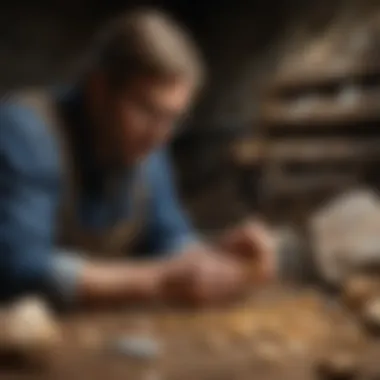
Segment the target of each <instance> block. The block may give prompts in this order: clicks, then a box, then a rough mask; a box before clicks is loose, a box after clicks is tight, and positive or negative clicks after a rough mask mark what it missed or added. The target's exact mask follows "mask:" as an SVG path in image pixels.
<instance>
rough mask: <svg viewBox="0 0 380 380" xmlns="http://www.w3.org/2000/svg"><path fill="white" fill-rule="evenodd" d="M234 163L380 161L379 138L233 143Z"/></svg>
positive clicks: (246, 141) (245, 141)
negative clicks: (264, 161)
mask: <svg viewBox="0 0 380 380" xmlns="http://www.w3.org/2000/svg"><path fill="white" fill-rule="evenodd" d="M232 152H233V156H232V157H233V160H234V162H235V163H237V164H239V165H252V164H255V163H260V162H262V160H263V159H265V158H267V159H269V160H270V161H271V162H279V163H283V162H295V163H309V164H311V163H331V164H334V163H339V162H368V161H373V160H376V161H377V160H380V136H379V137H378V138H366V139H364V138H363V139H349V138H334V139H321V138H318V139H281V140H278V141H270V142H267V143H266V144H265V143H264V142H263V141H260V142H259V141H257V140H256V139H255V140H253V139H252V140H244V141H241V142H238V143H236V144H234V146H233V149H232Z"/></svg>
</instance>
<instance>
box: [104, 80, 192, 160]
mask: <svg viewBox="0 0 380 380" xmlns="http://www.w3.org/2000/svg"><path fill="white" fill-rule="evenodd" d="M192 90H193V89H192V86H191V84H190V83H189V82H187V81H185V80H179V79H178V80H171V81H170V80H168V81H163V80H161V81H160V80H153V79H140V80H135V81H134V82H133V83H132V84H131V85H130V86H129V87H128V88H126V90H125V91H124V92H122V93H118V94H117V95H110V96H108V101H107V103H108V106H107V107H105V108H106V113H107V114H108V116H107V117H106V119H108V121H109V125H108V126H105V128H109V130H112V131H113V132H114V133H112V135H113V136H112V140H113V143H112V145H114V147H115V149H116V150H117V152H118V157H119V159H121V160H122V161H123V162H124V163H131V162H134V161H136V160H138V159H139V158H141V157H143V156H144V155H146V154H147V153H149V152H150V151H151V150H153V149H154V148H155V147H157V146H159V145H161V144H163V143H164V142H166V141H167V140H168V139H169V138H170V136H171V134H172V132H173V130H174V128H175V126H176V123H178V122H179V119H180V118H181V117H182V116H183V115H184V113H185V112H186V110H187V109H188V107H189V104H190V101H191V95H192Z"/></svg>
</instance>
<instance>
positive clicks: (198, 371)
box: [0, 290, 380, 380]
mask: <svg viewBox="0 0 380 380" xmlns="http://www.w3.org/2000/svg"><path fill="white" fill-rule="evenodd" d="M62 326H63V331H64V337H63V341H62V344H61V345H60V346H59V348H58V349H57V352H54V353H52V358H51V359H50V360H49V361H48V366H47V368H45V369H42V370H38V369H37V370H36V371H35V372H32V371H30V370H28V371H27V372H24V373H21V372H20V369H17V370H16V369H13V370H12V369H2V370H0V379H21V378H22V379H49V380H50V379H55V380H59V379H70V380H75V379H78V380H82V379H92V380H96V379H102V380H104V379H108V380H118V379H123V380H125V379H133V380H138V379H142V380H176V379H181V380H187V379H189V380H202V379H205V380H206V379H207V380H211V379H215V380H224V379H225V380H227V379H231V380H232V379H236V380H245V379H247V380H248V379H249V380H251V379H268V380H270V379H292V380H297V379H300V380H308V379H314V378H315V364H316V363H317V362H318V361H320V360H321V358H323V357H326V355H327V356H330V355H333V354H334V353H335V352H338V351H339V350H340V351H342V350H344V351H345V352H347V353H349V354H350V355H353V357H355V358H356V359H358V360H359V367H360V368H362V370H363V368H364V367H365V369H367V368H370V367H369V364H368V363H366V362H365V361H366V360H367V362H368V360H369V358H370V357H371V352H372V356H374V357H376V352H380V349H379V348H377V347H376V344H373V343H371V344H370V343H369V340H368V339H367V337H366V336H365V335H364V334H363V333H362V331H361V329H360V328H359V327H358V325H357V324H356V323H355V321H354V320H353V319H352V318H351V317H350V316H349V315H348V314H345V312H344V311H342V310H341V309H340V307H338V306H337V305H336V304H335V303H331V302H330V301H329V302H327V300H325V299H324V298H322V297H321V296H319V295H318V294H317V293H314V292H309V291H304V292H301V293H294V291H291V292H290V291H278V290H276V291H270V292H269V293H266V294H261V295H257V296H256V297H254V298H252V299H251V300H249V301H248V302H245V303H243V304H239V305H236V306H233V307H228V308H225V309H223V308H222V309H219V310H203V311H190V310H187V311H186V310H181V311H180V310H166V311H164V310H150V311H146V310H145V311H141V310H134V311H131V310H130V311H118V312H112V313H111V312H108V313H106V312H98V313H91V314H76V315H70V316H66V317H64V318H62ZM131 333H132V334H133V335H136V334H138V335H143V336H148V337H151V338H152V339H154V340H155V341H156V342H158V343H159V345H160V347H161V351H162V352H161V354H160V355H159V356H158V357H156V358H151V359H149V360H148V359H145V360H137V359H132V358H127V357H123V356H121V355H115V354H114V353H113V352H110V351H109V350H108V349H107V343H108V342H110V341H112V339H113V338H117V337H120V336H123V335H128V334H131ZM377 361H378V360H372V362H371V363H370V364H371V365H372V367H371V371H374V370H377V368H376V362H377ZM373 363H375V367H373ZM377 366H378V369H379V372H380V364H379V365H377ZM363 376H364V375H363ZM362 378H365V377H362Z"/></svg>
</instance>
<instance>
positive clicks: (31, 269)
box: [0, 103, 83, 302]
mask: <svg viewBox="0 0 380 380" xmlns="http://www.w3.org/2000/svg"><path fill="white" fill-rule="evenodd" d="M55 145H56V143H55V141H54V140H53V138H52V136H51V135H50V134H49V133H48V131H47V130H46V127H45V126H44V124H43V123H42V121H41V120H40V119H39V118H38V117H37V116H36V115H35V114H34V113H33V112H32V111H31V110H29V109H27V108H24V107H21V106H19V105H16V104H8V103H4V104H1V105H0V293H1V298H3V299H9V298H13V297H16V296H21V295H25V294H30V293H44V294H45V295H47V296H51V295H53V294H54V295H55V296H56V297H61V298H62V301H65V302H67V301H70V300H71V299H72V298H73V297H74V294H75V289H76V282H77V280H78V276H79V275H80V270H81V266H82V265H83V263H82V260H81V258H80V257H79V256H77V254H76V253H75V252H74V253H72V252H71V253H67V252H65V251H61V250H58V249H57V248H56V247H55V246H54V240H55V229H56V211H57V205H58V202H59V196H60V175H59V165H60V163H59V157H58V153H57V152H58V149H57V146H55Z"/></svg>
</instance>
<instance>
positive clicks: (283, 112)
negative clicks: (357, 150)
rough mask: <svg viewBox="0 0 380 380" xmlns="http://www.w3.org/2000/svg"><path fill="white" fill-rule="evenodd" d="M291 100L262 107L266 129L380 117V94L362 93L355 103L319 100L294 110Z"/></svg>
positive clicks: (337, 123) (329, 124)
mask: <svg viewBox="0 0 380 380" xmlns="http://www.w3.org/2000/svg"><path fill="white" fill-rule="evenodd" d="M295 107H296V106H295V105H292V104H291V103H287V104H284V103H272V104H269V105H267V106H263V108H262V117H261V122H262V123H264V125H265V127H266V128H274V127H276V128H286V127H288V126H292V127H297V128H303V129H307V128H309V127H310V126H318V127H319V128H323V127H331V126H332V125H333V126H341V127H342V128H345V127H346V126H347V124H351V125H352V124H355V123H360V122H366V121H372V120H376V119H379V120H380V97H379V98H376V97H374V96H369V95H367V96H362V97H361V98H360V100H358V101H357V102H356V103H354V104H352V105H350V104H339V103H338V101H336V102H333V101H331V99H328V100H324V99H321V100H318V101H316V102H315V103H314V104H313V105H312V106H309V107H305V109H303V110H302V109H301V110H300V109H298V110H297V109H295Z"/></svg>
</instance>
